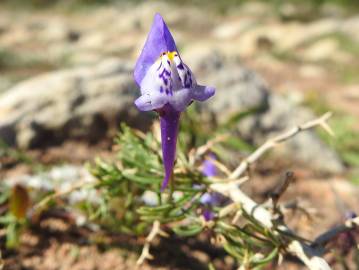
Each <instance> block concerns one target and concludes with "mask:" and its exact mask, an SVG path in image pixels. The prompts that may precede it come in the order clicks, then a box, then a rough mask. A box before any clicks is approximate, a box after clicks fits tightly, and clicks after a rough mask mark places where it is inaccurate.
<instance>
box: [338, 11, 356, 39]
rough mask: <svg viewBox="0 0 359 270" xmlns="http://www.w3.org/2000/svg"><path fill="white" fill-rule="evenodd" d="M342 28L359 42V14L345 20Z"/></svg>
mask: <svg viewBox="0 0 359 270" xmlns="http://www.w3.org/2000/svg"><path fill="white" fill-rule="evenodd" d="M340 30H341V31H342V32H343V33H345V34H347V35H348V36H350V37H351V38H353V39H355V40H356V41H357V42H359V15H356V16H353V17H351V18H348V19H346V20H344V21H343V22H342V24H341V27H340Z"/></svg>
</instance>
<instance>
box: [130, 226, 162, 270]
mask: <svg viewBox="0 0 359 270" xmlns="http://www.w3.org/2000/svg"><path fill="white" fill-rule="evenodd" d="M157 235H161V236H163V237H167V236H168V235H167V233H166V232H164V231H162V230H161V224H160V222H159V221H158V220H156V221H154V222H153V225H152V229H151V231H150V233H149V235H148V236H147V237H146V242H145V244H144V246H143V249H142V253H141V256H140V257H139V258H138V260H137V265H141V264H143V262H144V261H145V260H147V259H148V260H152V259H153V256H152V255H151V254H150V246H151V243H152V241H153V240H154V239H155V237H156V236H157Z"/></svg>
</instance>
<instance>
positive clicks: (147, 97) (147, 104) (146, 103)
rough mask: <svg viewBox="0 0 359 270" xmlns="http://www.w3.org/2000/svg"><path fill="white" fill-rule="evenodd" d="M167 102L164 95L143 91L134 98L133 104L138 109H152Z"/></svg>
mask: <svg viewBox="0 0 359 270" xmlns="http://www.w3.org/2000/svg"><path fill="white" fill-rule="evenodd" d="M167 102H168V98H167V96H165V95H162V94H160V93H159V94H155V93H145V94H143V95H142V96H140V97H139V98H137V99H136V100H135V105H136V107H137V108H138V109H139V110H140V111H152V110H156V109H158V108H161V107H163V106H164V105H165V104H166V103H167Z"/></svg>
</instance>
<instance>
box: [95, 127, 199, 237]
mask: <svg viewBox="0 0 359 270" xmlns="http://www.w3.org/2000/svg"><path fill="white" fill-rule="evenodd" d="M121 128H122V132H121V133H120V134H119V135H118V136H117V138H116V140H115V142H116V150H117V154H116V158H115V160H113V161H111V162H105V161H103V160H100V159H98V160H96V162H95V164H94V166H92V167H91V172H92V173H93V174H94V175H95V176H96V177H97V178H98V179H99V184H98V185H97V187H96V188H97V189H98V190H99V192H101V197H102V198H103V200H104V203H103V205H102V206H101V207H102V208H101V207H99V209H97V210H95V213H97V214H95V215H94V214H92V215H91V216H92V217H94V218H96V219H98V220H99V221H102V223H103V224H104V225H110V226H111V227H114V228H118V229H119V231H122V232H127V233H134V234H142V233H144V229H148V227H149V224H151V223H152V222H153V221H154V220H159V221H161V222H170V221H175V220H181V219H183V218H185V217H186V215H187V214H188V213H189V212H190V211H191V209H192V208H193V207H194V205H196V204H195V203H194V204H192V205H191V206H189V207H188V208H187V204H188V203H189V202H190V201H191V200H192V198H193V196H195V195H196V194H197V193H199V192H201V190H194V189H192V185H193V183H194V182H198V183H201V182H202V180H203V177H202V175H201V174H200V173H199V172H198V171H191V170H189V169H188V168H187V171H186V173H185V174H184V173H176V174H175V175H174V178H175V181H176V191H178V192H180V193H181V197H180V199H178V200H175V199H174V198H172V193H170V194H167V195H168V196H167V198H165V197H164V196H163V195H164V194H166V193H163V194H161V192H160V185H161V182H162V180H163V169H162V163H161V157H160V154H159V153H160V145H159V142H158V141H156V140H155V139H154V137H153V136H152V135H151V134H147V135H144V134H141V133H139V132H135V131H133V130H131V129H130V128H128V127H127V126H125V125H122V127H121ZM145 191H153V192H155V193H156V194H157V198H158V202H159V203H158V205H156V206H155V207H149V206H145V205H144V203H143V201H142V200H141V198H142V197H143V196H144V193H145ZM171 192H173V190H172V191H171ZM101 209H102V210H101ZM113 225H116V226H113Z"/></svg>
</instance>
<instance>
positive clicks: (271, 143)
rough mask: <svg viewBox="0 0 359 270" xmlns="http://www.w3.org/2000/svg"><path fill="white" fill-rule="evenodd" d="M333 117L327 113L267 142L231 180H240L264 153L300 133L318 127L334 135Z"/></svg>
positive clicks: (236, 171) (243, 163)
mask: <svg viewBox="0 0 359 270" xmlns="http://www.w3.org/2000/svg"><path fill="white" fill-rule="evenodd" d="M331 116H332V113H331V112H327V113H326V114H324V115H323V116H321V117H319V118H317V119H314V120H312V121H309V122H307V123H304V124H302V125H299V126H296V127H294V128H292V129H290V130H288V131H286V132H284V133H283V134H280V135H278V136H276V137H274V138H272V139H270V140H268V141H267V142H265V143H264V144H263V145H262V146H261V147H259V148H258V149H257V150H255V151H254V152H253V153H252V154H251V155H250V156H248V157H247V158H246V159H245V160H243V161H242V162H241V164H239V166H238V167H237V168H236V169H235V170H234V171H233V172H232V174H231V175H230V176H229V178H238V177H239V176H241V175H242V174H243V173H244V172H246V171H247V169H248V168H249V166H250V165H251V164H253V163H254V162H256V161H257V160H258V159H259V158H260V157H261V156H263V154H264V153H266V152H267V151H268V150H270V149H271V148H273V147H275V146H276V145H278V144H280V143H282V142H284V141H286V140H288V139H290V138H292V137H294V136H295V135H297V134H298V133H300V132H302V131H305V130H308V129H311V128H314V127H316V126H321V127H322V128H323V129H324V130H325V131H327V132H328V133H329V134H330V135H333V134H334V133H333V131H332V130H331V129H330V127H329V125H328V124H327V121H328V119H329V118H330V117H331Z"/></svg>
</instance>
